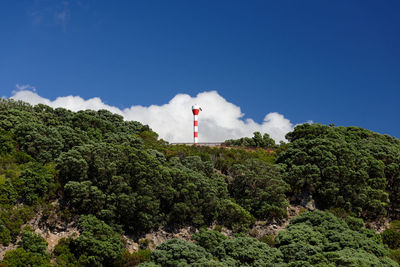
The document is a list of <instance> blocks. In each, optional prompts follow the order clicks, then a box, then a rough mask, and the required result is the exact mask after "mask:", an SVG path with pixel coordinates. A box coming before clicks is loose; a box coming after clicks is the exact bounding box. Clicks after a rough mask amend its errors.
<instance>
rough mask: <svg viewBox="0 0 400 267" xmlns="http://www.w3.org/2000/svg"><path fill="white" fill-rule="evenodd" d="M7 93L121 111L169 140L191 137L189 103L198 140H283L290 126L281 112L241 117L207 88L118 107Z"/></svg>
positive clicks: (21, 91) (23, 91)
mask: <svg viewBox="0 0 400 267" xmlns="http://www.w3.org/2000/svg"><path fill="white" fill-rule="evenodd" d="M17 88H18V89H19V90H18V91H14V92H13V95H12V96H11V97H10V98H12V99H15V100H22V101H25V102H28V103H30V104H32V105H36V104H39V103H43V104H46V105H48V106H51V107H53V108H57V107H63V108H67V109H70V110H72V111H79V110H86V109H91V110H99V109H107V110H109V111H111V112H113V113H117V114H120V115H122V116H123V117H124V118H125V119H126V120H135V121H139V122H141V123H143V124H148V125H149V126H150V127H151V128H152V129H153V130H154V131H156V132H157V133H158V134H159V135H160V137H161V138H163V139H164V140H167V141H169V142H191V141H192V139H193V117H192V113H191V107H192V105H193V104H198V105H199V106H200V107H201V108H202V111H201V112H200V115H199V141H200V142H220V141H224V140H226V139H232V138H240V137H244V136H252V135H253V132H255V131H259V132H261V133H268V134H269V135H270V136H271V137H272V138H273V139H274V140H275V141H277V142H279V141H282V140H285V135H286V133H288V132H289V131H292V130H293V124H292V123H291V122H290V121H289V120H288V119H287V118H285V117H284V116H283V115H282V114H279V113H277V112H271V113H268V114H267V115H266V116H265V117H264V120H263V122H262V123H257V122H255V121H254V120H252V119H244V114H243V113H242V111H241V110H240V107H239V106H236V105H235V104H233V103H230V102H228V101H227V100H226V99H225V98H223V97H222V96H221V95H219V94H218V92H217V91H208V92H202V93H199V94H197V96H195V97H192V96H190V95H188V94H177V95H176V96H175V97H174V98H172V99H171V100H170V101H169V102H168V103H166V104H164V105H161V106H157V105H151V106H140V105H136V106H131V107H129V108H125V109H120V108H118V107H114V106H110V105H107V104H105V103H104V102H103V101H102V100H101V99H100V98H98V97H94V98H90V99H86V100H85V99H83V98H81V97H80V96H63V97H57V98H56V99H55V100H50V99H47V98H43V97H41V96H40V95H38V94H37V93H36V92H35V91H33V90H32V87H28V86H27V87H25V86H23V85H22V86H21V85H18V87H17Z"/></svg>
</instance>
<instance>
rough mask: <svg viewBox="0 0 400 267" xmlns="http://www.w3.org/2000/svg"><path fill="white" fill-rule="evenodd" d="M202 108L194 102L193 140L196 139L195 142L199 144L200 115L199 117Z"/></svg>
mask: <svg viewBox="0 0 400 267" xmlns="http://www.w3.org/2000/svg"><path fill="white" fill-rule="evenodd" d="M200 110H201V108H200V107H199V106H198V105H197V104H194V106H192V112H193V121H194V124H193V131H194V136H193V140H194V144H195V145H197V143H198V142H199V121H198V117H199V112H200Z"/></svg>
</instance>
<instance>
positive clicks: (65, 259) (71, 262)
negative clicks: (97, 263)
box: [53, 237, 79, 267]
mask: <svg viewBox="0 0 400 267" xmlns="http://www.w3.org/2000/svg"><path fill="white" fill-rule="evenodd" d="M72 240H73V239H72V238H71V237H69V238H61V239H60V240H59V241H58V244H57V245H56V246H55V248H54V250H53V256H54V258H55V263H56V266H59V267H67V266H79V264H78V261H77V259H76V257H75V255H74V253H73V252H72V251H71V248H70V246H71V242H72Z"/></svg>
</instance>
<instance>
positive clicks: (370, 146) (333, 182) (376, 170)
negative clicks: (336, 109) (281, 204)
mask: <svg viewBox="0 0 400 267" xmlns="http://www.w3.org/2000/svg"><path fill="white" fill-rule="evenodd" d="M287 139H288V140H289V141H290V143H289V145H288V148H287V149H286V151H284V152H283V153H281V154H280V155H279V157H278V160H277V162H278V163H280V165H281V167H282V173H283V175H284V179H285V181H286V182H287V183H288V184H289V185H290V187H291V195H294V196H296V195H297V196H299V195H312V197H313V198H314V199H315V200H316V201H317V204H318V207H320V208H322V209H323V208H344V209H345V210H346V211H348V212H352V213H354V214H355V215H357V216H362V217H364V218H370V219H373V218H378V217H382V216H386V215H387V214H388V213H389V214H390V215H393V216H398V212H396V211H397V210H398V208H399V207H400V198H399V194H398V192H399V189H400V179H399V177H400V164H399V163H400V141H399V139H396V138H393V137H390V136H387V135H379V134H376V133H373V132H371V131H368V130H364V129H361V128H357V127H328V126H324V125H319V124H313V125H309V124H303V125H300V126H297V127H296V128H295V130H294V131H293V132H291V133H289V134H287ZM396 214H397V215H396Z"/></svg>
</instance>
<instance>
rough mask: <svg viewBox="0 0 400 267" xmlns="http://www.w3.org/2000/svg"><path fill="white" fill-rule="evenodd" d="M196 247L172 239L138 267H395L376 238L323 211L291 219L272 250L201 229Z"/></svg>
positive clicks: (251, 240)
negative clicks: (148, 261) (148, 260)
mask: <svg viewBox="0 0 400 267" xmlns="http://www.w3.org/2000/svg"><path fill="white" fill-rule="evenodd" d="M193 238H194V239H195V240H196V244H193V243H191V242H188V241H184V240H181V239H171V240H169V241H167V242H165V243H163V244H162V245H160V246H158V247H157V249H156V250H155V251H153V252H152V254H151V256H150V260H151V263H146V264H142V265H140V266H189V265H191V266H196V265H197V266H398V264H397V263H396V262H394V261H392V260H391V259H390V258H389V257H388V254H389V250H388V249H387V247H385V246H384V244H383V243H382V240H381V238H380V236H379V235H377V234H375V233H374V232H373V231H372V230H367V229H365V228H364V227H361V228H359V229H357V230H353V229H351V228H350V227H349V225H348V224H347V223H346V221H345V220H343V219H341V218H337V217H335V216H334V215H333V214H331V213H328V212H322V211H315V212H306V213H303V214H302V215H300V216H298V217H296V218H295V219H293V220H292V221H291V223H290V225H289V226H288V227H287V230H285V231H282V232H280V233H279V234H278V236H277V237H276V238H275V247H276V248H271V247H269V246H268V245H267V244H265V243H263V242H260V241H258V240H257V239H255V238H251V237H246V236H238V237H234V238H226V237H222V236H221V235H220V234H217V233H216V232H215V231H207V230H204V229H203V230H200V232H198V233H197V234H195V235H194V237H193Z"/></svg>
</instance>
